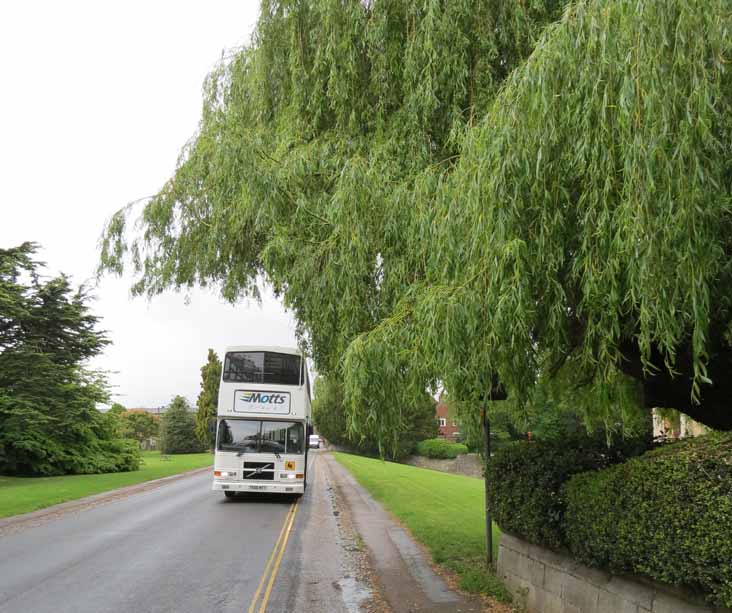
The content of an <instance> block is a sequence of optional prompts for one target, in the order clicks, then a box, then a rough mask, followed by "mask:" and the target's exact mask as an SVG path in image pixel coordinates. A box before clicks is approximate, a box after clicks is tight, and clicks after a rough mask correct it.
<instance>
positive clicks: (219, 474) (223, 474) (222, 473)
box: [214, 470, 236, 479]
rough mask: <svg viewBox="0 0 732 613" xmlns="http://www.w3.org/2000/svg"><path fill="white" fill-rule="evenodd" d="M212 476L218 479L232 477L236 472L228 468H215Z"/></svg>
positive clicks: (234, 476)
mask: <svg viewBox="0 0 732 613" xmlns="http://www.w3.org/2000/svg"><path fill="white" fill-rule="evenodd" d="M214 477H218V478H219V479H234V478H236V473H235V472H232V471H230V470H215V471H214Z"/></svg>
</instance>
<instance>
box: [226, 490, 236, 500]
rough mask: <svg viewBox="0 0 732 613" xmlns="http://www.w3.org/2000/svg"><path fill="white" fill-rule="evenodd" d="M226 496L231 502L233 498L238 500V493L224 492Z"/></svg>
mask: <svg viewBox="0 0 732 613" xmlns="http://www.w3.org/2000/svg"><path fill="white" fill-rule="evenodd" d="M224 496H226V497H227V498H228V499H229V500H231V499H232V498H236V492H229V491H226V492H224Z"/></svg>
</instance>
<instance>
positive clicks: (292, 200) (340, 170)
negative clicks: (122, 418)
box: [102, 0, 560, 445]
mask: <svg viewBox="0 0 732 613" xmlns="http://www.w3.org/2000/svg"><path fill="white" fill-rule="evenodd" d="M559 5H560V3H559V2H558V1H557V0H552V1H549V0H542V1H541V2H532V3H529V5H528V6H524V5H522V4H519V3H516V5H515V6H514V3H505V2H501V1H498V0H494V1H485V2H479V3H476V2H474V1H473V0H459V1H451V2H443V1H440V0H429V1H427V2H420V3H414V2H406V1H395V0H382V1H377V2H370V3H364V2H358V1H350V2H343V1H341V0H309V1H302V0H298V1H295V0H290V1H282V2H263V3H262V12H261V17H260V20H259V23H258V26H257V30H256V33H255V36H254V37H253V41H252V44H251V46H250V47H249V48H246V49H243V50H242V51H241V52H240V53H238V54H236V55H235V57H234V59H233V60H232V61H230V62H228V63H225V64H222V65H221V66H220V67H218V68H217V69H216V70H215V71H214V72H213V73H212V74H211V75H210V76H209V78H208V80H207V82H206V85H205V99H204V107H203V113H202V119H201V123H200V126H199V130H198V132H197V134H196V135H195V137H194V138H193V139H192V140H191V142H190V143H189V144H188V145H187V146H186V148H185V149H184V150H183V152H182V155H181V157H180V160H179V164H178V167H177V169H176V172H175V174H174V176H173V177H172V178H171V179H170V181H168V182H167V183H166V185H165V186H164V187H163V189H162V190H161V191H160V193H159V194H158V195H157V196H156V197H155V198H153V199H152V200H151V201H150V202H149V203H147V205H146V206H145V207H144V210H143V212H142V215H141V217H140V219H139V225H138V226H137V230H136V231H135V230H133V232H131V233H130V232H128V228H127V226H128V225H129V219H128V218H129V216H130V211H129V210H123V211H120V212H119V213H118V214H117V215H115V216H114V217H113V219H112V220H111V221H110V223H109V225H108V226H107V228H106V231H105V236H104V240H103V246H102V269H103V270H108V271H113V272H121V271H122V268H123V266H125V265H127V264H128V263H131V265H132V267H133V269H134V271H135V272H136V273H137V274H138V279H137V282H136V284H135V285H134V288H133V291H134V292H135V293H138V294H156V293H158V292H160V291H163V290H164V289H166V288H169V287H174V288H181V287H188V286H192V285H195V284H201V285H207V284H213V285H217V286H219V287H220V288H221V290H222V293H223V295H224V296H225V297H226V298H228V299H230V300H232V301H235V300H237V299H239V298H241V297H242V296H247V295H249V296H251V295H256V293H257V282H258V280H259V279H262V278H264V279H266V280H267V281H268V282H269V283H271V284H272V285H273V287H274V288H275V290H276V291H277V292H278V293H279V294H280V295H282V297H283V298H284V301H285V304H286V305H287V306H288V307H289V308H291V309H292V310H293V311H294V313H295V315H296V318H297V321H298V325H299V330H298V331H299V334H300V337H301V339H302V340H303V342H304V343H305V344H306V345H307V347H306V348H307V349H308V350H309V352H310V354H311V355H312V356H313V358H314V360H315V364H316V367H317V370H318V371H319V372H321V373H323V374H325V375H328V374H330V373H334V374H336V375H337V376H339V377H340V376H341V375H342V372H341V371H342V369H343V363H342V356H343V355H344V354H345V352H346V350H347V349H348V347H349V345H350V344H351V342H352V341H353V340H354V339H355V338H357V337H358V336H359V335H360V334H364V333H368V332H369V331H371V330H373V329H374V328H375V327H377V326H378V325H379V323H380V322H381V321H383V320H384V319H386V318H389V317H390V316H391V314H392V312H393V311H394V308H395V306H396V305H397V304H398V303H399V301H400V300H401V299H402V297H403V296H404V294H405V292H407V291H409V287H410V286H411V285H413V284H414V283H419V282H421V281H423V280H424V279H425V278H426V276H427V270H426V269H425V267H426V266H427V265H428V261H427V257H426V256H427V255H428V254H429V252H430V250H431V249H432V248H433V246H432V245H430V244H429V241H430V240H431V238H430V237H428V236H426V235H422V232H423V219H424V217H425V216H427V215H430V214H431V211H432V207H433V200H434V198H435V194H436V193H437V190H438V189H439V187H440V184H441V182H442V177H443V174H444V173H446V172H449V170H450V169H451V168H453V167H454V166H455V164H456V162H457V160H458V159H459V155H460V151H461V148H462V143H463V141H464V138H465V135H466V133H468V132H469V131H470V130H471V129H472V128H473V127H474V126H475V125H477V123H478V122H479V121H480V119H481V117H482V116H483V115H485V113H486V111H487V110H488V109H489V107H490V104H491V102H492V101H493V100H494V98H495V96H496V93H497V92H498V91H499V89H500V87H501V85H502V84H503V83H504V81H505V79H506V78H507V76H508V75H509V74H511V71H512V70H513V69H514V68H515V67H516V66H518V65H520V64H521V62H523V61H524V60H525V59H526V58H527V57H528V56H529V54H530V53H531V51H532V49H533V47H534V45H535V42H536V40H538V37H539V36H540V34H541V32H542V30H543V28H544V27H545V26H546V24H548V23H551V22H552V21H554V20H555V19H557V18H558V17H559V15H560V9H559ZM128 239H131V240H128ZM460 240H464V238H461V239H460ZM391 357H393V365H394V370H393V371H390V370H389V369H387V368H384V369H383V372H384V373H387V372H389V373H391V372H393V373H396V374H397V378H398V379H399V381H400V384H399V385H398V386H395V385H394V384H393V382H384V385H379V384H374V385H372V386H371V388H372V389H371V392H372V394H373V397H372V398H371V399H370V400H369V401H368V402H365V403H362V404H360V405H359V407H358V411H352V412H351V413H350V415H349V417H350V426H351V428H352V430H354V431H362V432H363V431H365V430H368V431H369V434H370V435H373V436H375V438H377V439H378V440H380V441H382V444H383V445H389V444H391V443H394V444H396V441H397V440H398V437H399V434H400V431H401V430H402V429H403V426H404V423H403V420H402V418H401V415H400V413H399V411H389V412H388V413H386V415H384V414H383V413H384V411H383V408H384V407H394V406H395V404H396V405H399V404H402V405H404V404H409V403H413V402H416V401H417V400H416V399H421V397H422V396H423V394H424V390H425V388H426V387H427V386H429V384H430V383H431V382H432V381H433V380H434V378H435V377H436V376H438V374H439V373H437V371H436V369H435V368H434V367H430V366H428V367H426V368H419V369H415V365H414V360H411V359H406V357H405V356H404V355H402V354H401V352H400V354H399V355H395V356H386V361H390V362H392V360H391ZM377 371H378V365H376V364H374V365H371V366H369V368H367V369H366V372H373V373H376V374H377ZM376 378H377V379H378V376H377V377H376ZM404 381H408V382H409V385H405V384H404ZM397 388H398V389H397ZM395 389H396V391H395ZM387 396H388V397H387ZM354 398H355V396H354ZM395 399H396V401H395ZM352 404H353V403H352ZM380 411H381V412H380Z"/></svg>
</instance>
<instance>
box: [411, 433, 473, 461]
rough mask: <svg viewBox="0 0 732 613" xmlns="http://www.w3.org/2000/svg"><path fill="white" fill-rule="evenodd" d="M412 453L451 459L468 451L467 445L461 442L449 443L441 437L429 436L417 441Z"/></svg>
mask: <svg viewBox="0 0 732 613" xmlns="http://www.w3.org/2000/svg"><path fill="white" fill-rule="evenodd" d="M414 453H416V454H417V455H421V456H424V457H426V458H442V459H446V458H450V459H452V458H456V457H458V456H459V455H462V454H464V453H468V446H467V445H463V444H462V443H451V442H450V441H446V440H445V439H441V438H429V439H427V440H426V441H420V442H419V443H417V445H416V446H415V448H414Z"/></svg>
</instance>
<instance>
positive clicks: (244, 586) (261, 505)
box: [0, 453, 351, 613]
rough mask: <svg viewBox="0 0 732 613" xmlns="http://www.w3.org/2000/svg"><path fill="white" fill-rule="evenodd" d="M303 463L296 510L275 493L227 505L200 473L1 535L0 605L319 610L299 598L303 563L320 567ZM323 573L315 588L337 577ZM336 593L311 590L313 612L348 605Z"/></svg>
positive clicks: (312, 479)
mask: <svg viewBox="0 0 732 613" xmlns="http://www.w3.org/2000/svg"><path fill="white" fill-rule="evenodd" d="M310 460H311V461H310V470H309V475H308V477H309V485H308V490H307V493H306V494H305V496H304V497H303V498H302V499H300V502H298V503H297V505H295V506H293V499H289V498H278V497H269V498H253V499H246V500H242V501H239V500H237V501H227V500H225V498H224V496H223V495H222V494H220V493H214V492H211V491H210V484H211V476H210V475H209V474H203V475H196V476H192V477H188V478H184V479H181V480H179V481H176V482H173V483H170V484H166V485H164V486H161V487H158V488H156V489H153V490H150V491H145V492H141V493H136V494H133V495H130V496H128V497H126V498H123V499H120V500H114V501H111V502H108V503H106V504H103V505H101V506H98V507H94V508H90V509H87V510H83V511H81V512H73V513H68V514H65V515H62V516H61V517H59V518H57V519H53V520H52V521H49V522H46V523H42V524H41V525H38V526H33V527H29V528H26V529H24V530H21V531H20V532H18V533H16V534H12V533H11V534H9V535H6V536H2V537H0V613H9V612H23V613H26V612H33V613H44V612H54V613H61V612H66V611H68V612H74V613H84V612H89V613H92V612H93V613H104V612H115V613H118V612H135V613H139V612H162V611H166V612H168V611H171V612H172V611H175V612H181V613H185V612H201V611H221V612H229V611H232V612H233V611H236V612H237V613H242V612H245V611H254V610H256V611H259V610H260V607H261V604H262V603H263V602H264V601H265V596H267V598H266V600H267V603H268V605H267V608H266V610H267V611H279V610H287V609H289V608H290V607H292V606H296V607H297V608H298V609H299V610H301V611H307V610H316V609H311V607H309V606H307V605H305V606H303V605H304V604H305V603H298V602H297V601H298V600H299V599H300V596H298V594H302V593H303V587H302V586H301V585H300V584H299V582H298V580H297V577H298V576H300V575H301V574H302V573H301V571H302V569H303V565H304V564H305V565H306V567H307V568H310V569H312V568H314V567H316V566H317V564H312V563H310V562H308V561H307V560H306V556H305V555H304V553H303V542H302V533H303V528H304V527H305V525H306V523H307V522H311V521H313V519H312V518H313V517H321V516H322V515H323V513H321V512H319V511H317V509H316V512H314V508H315V507H317V505H318V504H321V506H322V505H325V504H326V503H325V502H323V501H322V500H321V501H320V503H319V499H320V497H322V496H323V495H324V494H323V492H324V489H325V488H324V486H323V485H322V484H319V483H318V478H317V476H318V474H319V466H318V464H319V462H318V457H317V453H313V454H311V457H310ZM323 508H325V507H324V506H323ZM331 515H332V514H331ZM288 525H289V526H290V531H289V532H288V529H287V528H288ZM335 530H336V528H335V526H334V525H332V526H331V525H330V524H328V525H322V526H321V525H319V531H320V533H319V538H321V539H325V541H326V542H328V541H330V542H333V541H334V540H336V539H337V538H338V537H337V534H335V533H333V534H330V532H333V531H335ZM288 537H289V542H287V543H286V544H285V540H286V539H287V538H288ZM276 545H278V546H276ZM309 549H312V547H310V548H309ZM314 553H315V552H313V551H310V555H312V554H314ZM331 558H332V556H331ZM313 559H314V560H315V562H317V559H315V558H313ZM268 561H269V564H268ZM330 561H331V562H332V560H330ZM325 567H327V564H326V565H325ZM265 570H266V571H267V572H265ZM274 570H278V571H281V572H280V575H281V576H277V577H276V578H273V575H274V573H273V571H274ZM326 570H328V572H329V573H330V575H329V576H327V577H312V576H311V577H310V579H311V580H312V581H314V582H315V583H314V584H318V582H320V581H321V580H322V582H323V585H330V583H335V579H337V578H338V576H339V575H340V574H342V569H340V568H338V567H337V565H336V567H333V568H330V569H327V568H326ZM270 579H271V580H270ZM258 588H259V589H258ZM338 592H339V590H338V589H336V590H335V591H334V594H333V595H329V594H320V595H316V596H314V597H313V598H317V599H322V601H319V604H318V605H317V609H318V610H347V609H351V607H344V606H342V602H337V600H340V597H338ZM255 595H257V596H258V597H257V599H256V603H255ZM331 598H335V599H336V600H333V601H331V602H329V600H330V599H331ZM313 602H315V601H313ZM298 605H299V606H298ZM314 606H315V605H314ZM321 607H326V608H325V609H322V608H321Z"/></svg>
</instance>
